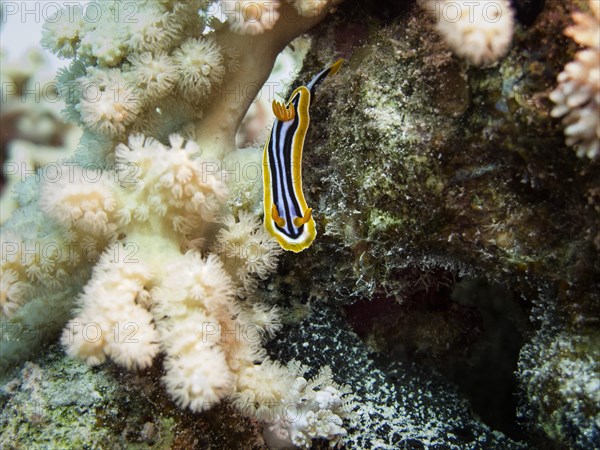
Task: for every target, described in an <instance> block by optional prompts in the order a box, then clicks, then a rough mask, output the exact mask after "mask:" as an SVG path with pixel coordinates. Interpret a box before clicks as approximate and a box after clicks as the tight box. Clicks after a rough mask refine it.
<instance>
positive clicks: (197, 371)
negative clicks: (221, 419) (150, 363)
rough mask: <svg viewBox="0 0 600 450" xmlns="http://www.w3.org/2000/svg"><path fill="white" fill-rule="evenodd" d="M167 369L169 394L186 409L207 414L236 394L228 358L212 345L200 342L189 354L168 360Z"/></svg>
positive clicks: (165, 377)
mask: <svg viewBox="0 0 600 450" xmlns="http://www.w3.org/2000/svg"><path fill="white" fill-rule="evenodd" d="M164 366H165V370H166V372H167V373H166V375H165V376H164V377H163V381H164V383H165V386H166V388H167V391H168V392H169V394H171V396H172V397H173V398H174V399H175V401H176V402H177V404H178V405H179V406H181V407H183V408H186V407H189V408H190V409H191V410H192V411H204V410H207V409H209V408H210V407H212V406H214V405H215V404H216V403H219V402H220V401H221V400H222V399H223V398H225V397H227V396H229V395H231V393H232V392H233V388H234V378H233V375H232V373H231V371H230V369H229V367H228V366H227V362H226V360H225V354H224V353H223V351H222V350H221V349H220V348H219V347H218V346H215V345H213V344H212V343H204V342H202V341H198V342H197V343H196V345H195V346H194V347H193V348H192V349H191V351H189V352H187V353H186V354H184V355H177V356H168V357H167V358H166V359H165V363H164Z"/></svg>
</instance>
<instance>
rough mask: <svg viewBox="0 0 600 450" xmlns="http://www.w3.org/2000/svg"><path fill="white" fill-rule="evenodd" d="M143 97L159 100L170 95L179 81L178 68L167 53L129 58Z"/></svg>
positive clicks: (147, 53) (146, 54)
mask: <svg viewBox="0 0 600 450" xmlns="http://www.w3.org/2000/svg"><path fill="white" fill-rule="evenodd" d="M129 60H130V62H131V64H132V67H133V72H134V73H135V79H136V80H137V82H138V85H139V86H140V90H141V91H142V92H143V95H144V96H145V97H147V98H148V99H158V98H160V97H163V96H165V95H167V94H168V93H169V91H170V90H171V89H172V88H173V86H174V85H175V81H176V80H177V68H176V67H175V64H174V62H173V60H172V59H171V58H170V57H169V56H168V55H166V54H165V53H162V52H158V53H156V54H154V55H153V54H152V53H150V52H146V53H141V54H139V53H135V54H134V55H133V56H131V57H130V58H129Z"/></svg>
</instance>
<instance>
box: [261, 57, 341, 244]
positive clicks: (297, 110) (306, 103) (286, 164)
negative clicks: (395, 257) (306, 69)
mask: <svg viewBox="0 0 600 450" xmlns="http://www.w3.org/2000/svg"><path fill="white" fill-rule="evenodd" d="M342 62H343V60H342V59H340V60H338V61H336V62H335V63H334V64H332V65H331V66H329V67H327V68H326V69H323V70H322V71H321V72H319V73H318V74H317V75H315V77H314V78H313V79H312V80H311V82H310V83H308V84H307V85H306V86H300V87H298V88H296V89H295V90H294V92H292V95H291V96H290V99H289V100H288V102H287V103H286V104H285V105H283V104H282V103H279V102H277V101H273V113H274V114H275V122H274V123H273V129H272V130H271V135H270V137H269V139H268V140H267V143H266V144H265V149H264V153H263V195H264V210H265V228H266V229H267V231H268V232H269V233H270V234H271V235H273V236H274V237H275V239H277V242H279V244H280V245H281V246H282V247H283V248H284V249H285V250H291V251H293V252H301V251H302V250H304V249H305V248H307V247H309V246H310V244H312V242H313V241H314V240H315V237H316V236H317V230H316V228H315V221H314V219H313V217H312V208H309V207H308V206H307V204H306V200H305V199H304V194H303V192H302V149H303V146H304V138H305V137H306V132H307V130H308V125H309V123H310V116H309V112H308V110H309V107H310V105H311V103H312V101H313V99H314V96H315V91H316V89H317V87H318V86H319V84H321V83H322V82H323V80H324V79H325V78H327V76H329V75H333V74H335V73H336V72H337V71H338V70H339V68H340V65H341V64H342Z"/></svg>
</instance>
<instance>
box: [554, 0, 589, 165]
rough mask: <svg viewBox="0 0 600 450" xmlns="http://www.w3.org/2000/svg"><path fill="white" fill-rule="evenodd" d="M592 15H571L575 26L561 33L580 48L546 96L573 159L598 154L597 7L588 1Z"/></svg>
mask: <svg viewBox="0 0 600 450" xmlns="http://www.w3.org/2000/svg"><path fill="white" fill-rule="evenodd" d="M589 5H590V9H591V10H592V12H593V16H591V15H586V14H583V13H580V12H577V13H574V14H573V20H574V22H575V25H573V26H571V27H569V28H567V29H566V30H565V34H566V35H567V36H569V37H571V38H573V40H575V42H577V43H578V44H580V45H584V46H587V47H588V48H586V49H585V50H581V51H579V52H577V54H576V55H575V60H574V61H572V62H570V63H568V64H567V65H566V66H565V68H564V70H563V71H562V72H561V73H560V74H559V75H558V83H559V84H558V87H557V88H556V89H555V90H554V91H553V92H552V93H551V94H550V99H551V100H552V101H553V102H554V103H556V106H555V107H554V109H553V110H552V116H553V117H563V116H564V118H563V123H564V124H565V136H566V138H567V139H566V143H567V145H570V146H573V147H574V148H575V150H576V152H577V156H579V157H584V156H587V157H588V158H590V159H591V158H596V157H598V156H599V155H600V6H599V3H598V2H597V1H594V0H590V2H589Z"/></svg>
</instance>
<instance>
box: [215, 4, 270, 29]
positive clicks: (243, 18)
mask: <svg viewBox="0 0 600 450" xmlns="http://www.w3.org/2000/svg"><path fill="white" fill-rule="evenodd" d="M221 12H222V13H223V14H224V15H225V16H227V22H228V23H229V25H230V27H231V31H233V32H234V33H240V34H250V35H256V34H261V33H264V32H265V31H266V30H271V29H272V28H273V27H274V26H275V23H276V22H277V20H278V19H279V1H276V0H270V1H268V0H267V1H248V0H241V1H239V0H221Z"/></svg>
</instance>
